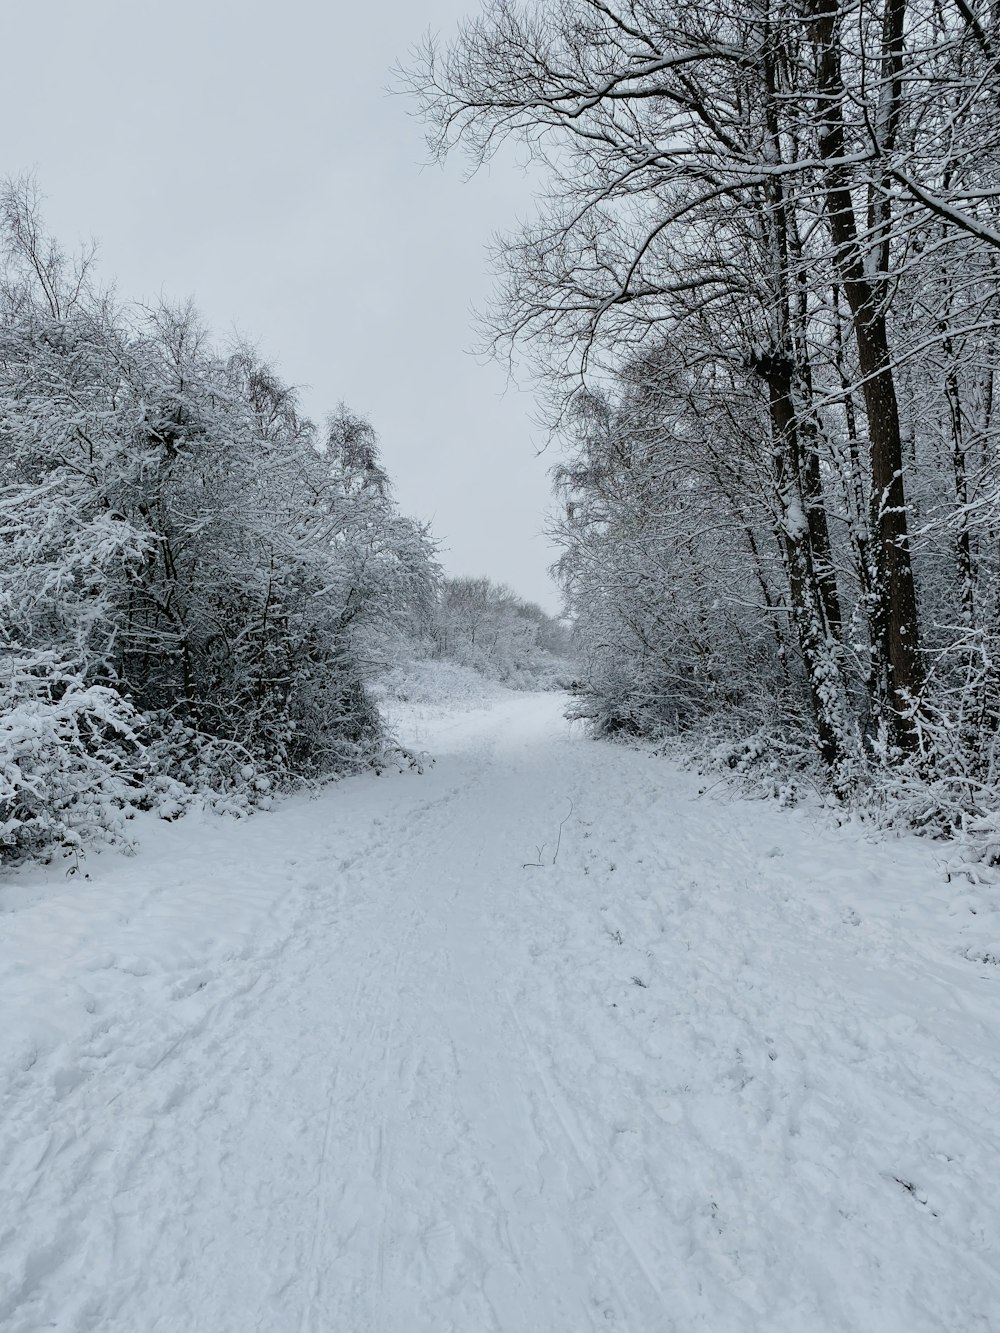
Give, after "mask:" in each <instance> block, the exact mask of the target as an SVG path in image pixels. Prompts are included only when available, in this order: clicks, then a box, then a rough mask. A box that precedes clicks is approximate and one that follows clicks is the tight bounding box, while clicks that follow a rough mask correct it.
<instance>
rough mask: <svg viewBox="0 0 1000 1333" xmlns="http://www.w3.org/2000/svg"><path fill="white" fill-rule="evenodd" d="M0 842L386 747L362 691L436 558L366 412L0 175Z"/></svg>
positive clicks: (83, 831)
mask: <svg viewBox="0 0 1000 1333" xmlns="http://www.w3.org/2000/svg"><path fill="white" fill-rule="evenodd" d="M0 245H2V249H3V257H4V263H3V269H2V274H0V853H2V854H3V855H4V856H6V857H18V856H23V855H26V854H32V855H45V854H47V853H49V852H51V850H52V849H54V848H57V847H58V848H73V847H75V846H79V845H80V844H81V843H82V842H84V841H86V840H88V839H93V838H104V839H108V840H111V841H128V831H127V819H128V816H129V815H130V813H131V812H132V811H133V810H134V809H136V808H137V807H150V808H156V809H158V810H159V811H160V812H161V813H164V814H173V813H177V812H179V811H180V810H182V809H183V808H184V806H185V804H186V803H187V802H188V801H189V800H190V799H191V798H192V796H193V795H195V794H199V793H201V794H207V795H208V796H209V797H210V798H211V799H213V800H214V801H215V802H216V803H217V804H221V805H223V806H225V807H226V808H230V809H246V808H249V807H250V806H251V805H253V804H255V803H258V804H259V803H261V802H264V803H267V801H268V800H269V799H270V798H269V793H270V792H271V791H273V790H275V789H280V788H285V787H288V786H290V785H293V784H295V783H296V782H301V781H303V780H308V779H313V778H321V777H324V776H328V775H331V774H338V773H343V772H346V771H350V770H352V769H356V768H358V767H359V766H363V765H367V764H372V763H380V762H383V761H384V759H385V751H386V744H387V742H386V739H385V737H384V736H383V734H382V727H381V723H380V719H379V716H378V713H377V710H376V709H375V707H374V705H373V704H372V703H371V701H370V699H369V697H368V694H367V692H366V689H365V671H366V669H367V663H369V662H370V661H371V660H374V659H378V658H379V657H380V655H382V654H384V649H385V644H386V643H388V642H390V641H396V640H398V639H399V637H400V636H402V637H404V638H405V637H406V636H407V635H410V636H415V635H418V634H419V633H421V632H423V631H422V627H423V626H424V625H425V624H426V623H427V620H428V617H429V615H430V613H431V608H432V606H433V604H434V601H435V598H436V590H437V585H438V581H439V577H440V571H439V569H438V566H437V564H436V562H435V559H434V546H433V543H432V541H431V538H430V536H429V534H428V531H427V529H426V528H425V527H424V526H423V525H421V524H420V523H417V522H415V521H414V520H412V519H410V518H407V517H405V516H403V515H401V514H400V513H399V511H398V509H397V507H396V504H395V502H394V500H393V498H392V495H391V491H390V487H389V482H388V478H387V477H386V474H385V472H384V471H383V470H382V468H381V466H380V464H379V460H378V453H377V446H376V439H375V435H374V432H373V431H372V428H371V427H370V426H369V425H368V423H367V422H365V421H363V420H360V419H359V418H357V417H355V416H353V415H352V414H351V413H350V412H349V411H347V410H346V409H344V408H341V409H339V410H338V411H337V412H336V413H335V414H334V415H333V416H332V417H331V418H330V419H329V421H328V422H327V424H326V427H325V428H324V429H322V430H320V429H318V428H317V427H316V426H315V425H314V424H313V423H312V422H311V421H308V420H307V419H305V418H304V417H303V416H302V414H301V412H300V410H299V407H298V404H297V402H296V397H295V394H294V392H293V391H292V390H291V389H290V388H289V387H288V386H287V385H284V384H282V383H281V381H280V380H279V379H278V377H277V376H276V375H275V374H274V372H273V371H272V370H271V368H270V367H269V366H268V365H267V364H266V363H265V362H264V361H262V360H261V358H260V357H259V356H258V355H257V353H256V352H255V351H254V350H253V348H251V347H249V346H246V345H235V346H231V347H227V348H222V347H219V346H218V345H216V344H215V343H213V342H212V341H211V339H210V338H209V337H208V336H207V334H206V332H205V330H204V328H203V327H202V325H201V324H200V322H199V320H198V317H197V314H196V313H195V312H194V311H193V310H192V309H190V308H187V307H185V308H181V309H177V308H174V307H171V306H169V305H166V304H160V305H157V306H156V307H154V308H153V309H146V308H139V307H136V306H129V305H125V304H121V303H119V302H118V301H117V300H116V299H115V298H114V296H113V295H112V294H110V293H107V292H102V291H101V290H100V289H99V288H98V287H97V285H96V284H95V283H94V281H93V280H92V272H91V257H90V256H88V255H81V256H78V257H76V258H73V257H70V256H68V255H66V254H65V253H63V251H62V250H61V249H60V248H59V246H58V244H57V243H56V242H55V241H54V240H52V239H51V238H50V237H49V236H48V235H47V234H46V233H45V231H44V228H43V225H42V222H41V219H40V216H39V210H38V202H37V197H36V194H35V190H34V187H33V186H32V184H31V183H30V182H23V181H22V182H18V183H13V184H8V185H6V186H5V187H4V188H3V191H2V194H0Z"/></svg>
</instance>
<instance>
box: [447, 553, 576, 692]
mask: <svg viewBox="0 0 1000 1333" xmlns="http://www.w3.org/2000/svg"><path fill="white" fill-rule="evenodd" d="M430 637H431V642H432V645H433V652H434V655H435V656H438V657H443V658H448V659H450V660H451V661H455V662H460V663H462V664H463V665H464V666H470V667H472V668H474V669H475V670H477V671H479V672H481V673H482V674H483V675H485V676H488V677H490V678H491V679H495V680H499V681H504V682H507V683H510V684H535V683H538V681H539V680H540V679H541V678H543V677H545V676H546V674H548V675H552V674H553V673H554V671H555V670H556V669H557V668H559V667H562V666H563V665H564V659H565V658H566V657H567V656H568V654H569V652H570V634H569V630H568V629H567V627H566V626H565V625H564V624H563V623H562V622H560V621H558V620H556V619H555V617H553V616H550V615H548V614H547V613H546V612H545V611H543V610H542V608H541V607H540V606H537V605H536V604H535V603H534V602H526V601H523V600H522V599H521V598H519V597H518V596H517V595H516V594H515V593H514V592H512V591H511V589H510V588H508V587H506V586H505V585H503V584H499V583H494V582H492V581H491V580H490V579H487V578H451V579H445V580H444V581H443V582H442V584H441V587H440V591H439V595H438V599H437V602H436V605H435V607H434V609H433V612H432V618H431V622H430Z"/></svg>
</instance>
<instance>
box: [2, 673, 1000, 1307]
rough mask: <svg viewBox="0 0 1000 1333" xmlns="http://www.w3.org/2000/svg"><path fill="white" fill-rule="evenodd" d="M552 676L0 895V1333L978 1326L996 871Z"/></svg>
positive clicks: (989, 1301)
mask: <svg viewBox="0 0 1000 1333" xmlns="http://www.w3.org/2000/svg"><path fill="white" fill-rule="evenodd" d="M564 703H565V701H564V700H563V699H562V698H560V697H559V696H553V695H518V696H502V697H496V698H494V699H492V700H490V701H489V702H488V704H487V705H486V706H484V707H482V708H479V709H473V708H469V707H465V708H464V709H463V710H461V711H451V712H448V711H447V710H446V709H445V708H443V707H441V706H437V705H434V704H432V703H427V702H425V703H423V704H415V703H410V704H408V705H399V704H397V705H394V706H393V707H395V710H396V713H397V719H398V721H399V723H400V726H401V727H402V728H403V729H404V731H406V733H407V736H408V739H410V740H411V741H412V742H414V743H415V744H417V745H418V746H420V747H422V748H426V749H427V750H430V751H433V752H434V754H435V755H436V756H437V763H436V765H435V766H434V767H433V768H430V769H428V770H427V771H426V772H425V774H424V775H423V776H418V775H416V774H415V773H408V774H403V775H400V774H392V775H383V776H382V777H379V778H377V777H374V776H372V777H365V778H357V779H352V780H350V781H348V782H344V783H342V784H340V785H338V786H336V787H333V788H331V789H330V790H328V791H327V792H325V793H324V794H323V795H322V796H320V797H318V798H316V799H306V798H302V799H296V800H291V801H288V802H287V803H285V804H284V805H283V806H282V807H281V808H279V809H277V810H276V811H275V812H274V813H272V814H269V815H260V816H258V817H255V818H254V819H252V820H249V821H246V822H244V823H234V822H232V821H229V820H225V819H220V818H218V817H211V816H205V817H196V816H190V817H188V818H186V819H183V820H180V821H178V822H177V823H175V824H171V825H163V824H160V825H156V824H154V823H152V822H151V823H150V824H148V825H147V826H145V827H144V828H143V829H141V830H140V832H141V835H142V839H143V846H142V850H141V852H140V853H139V855H138V856H137V857H135V858H132V859H127V858H123V857H118V856H116V855H111V854H104V855H102V856H100V857H94V858H92V859H91V860H90V862H89V863H88V864H87V865H86V866H85V867H84V869H85V870H86V871H87V872H88V873H89V875H90V878H89V880H84V879H83V878H82V872H81V876H74V877H72V878H66V877H65V875H64V869H65V867H60V868H57V869H49V870H34V871H30V872H22V873H21V874H20V875H18V876H15V877H14V878H12V879H9V880H8V881H7V882H6V884H5V885H3V886H2V887H0V1012H2V1014H3V1019H4V1021H3V1024H2V1030H0V1079H2V1083H0V1107H2V1121H0V1201H2V1207H0V1328H2V1329H3V1330H4V1333H36V1331H37V1330H41V1329H55V1330H62V1331H64V1333H70V1331H71V1330H72V1331H73V1333H77V1331H79V1330H90V1329H94V1330H98V1329H99V1330H101V1331H102V1333H158V1331H163V1333H251V1331H252V1330H267V1331H269V1333H306V1331H310V1333H492V1331H494V1330H497V1331H499V1330H502V1331H503V1333H586V1331H587V1330H591V1329H600V1330H619V1331H620V1333H625V1331H627V1333H691V1331H692V1330H698V1329H702V1330H706V1331H708V1333H730V1331H731V1333H753V1331H756V1330H759V1331H760V1333H779V1331H780V1330H788V1333H803V1331H806V1333H808V1331H810V1330H822V1331H823V1333H827V1331H833V1330H852V1333H882V1331H883V1330H893V1333H903V1330H905V1331H906V1333H920V1331H928V1333H929V1331H930V1330H934V1333H942V1331H944V1330H947V1331H948V1333H972V1331H975V1330H989V1329H998V1328H1000V1268H998V1265H1000V1114H998V1113H1000V1062H998V1060H997V1051H998V1041H997V1038H998V1028H1000V1017H998V1005H997V998H998V994H1000V938H998V937H1000V930H998V922H1000V917H998V915H997V913H996V906H997V904H996V902H995V901H991V899H990V891H989V890H988V889H983V888H976V887H975V886H973V885H972V884H970V883H968V882H967V881H964V880H962V879H955V878H952V880H951V882H947V881H946V878H945V875H944V873H943V870H942V855H943V854H942V851H941V849H940V848H935V847H934V846H932V845H928V844H921V843H918V842H916V841H915V840H910V839H902V840H893V841H888V842H882V843H879V842H876V841H874V840H870V839H868V838H867V837H866V835H865V833H864V831H863V830H861V829H858V828H850V827H848V828H844V829H838V828H836V827H835V826H834V825H833V824H832V822H831V821H830V820H829V818H828V817H827V816H823V815H821V814H809V813H807V812H803V811H784V810H781V809H778V808H777V807H775V806H771V805H768V804H765V803H751V802H745V801H740V800H736V799H733V798H732V797H731V796H730V795H727V794H726V791H725V788H724V787H717V788H715V789H714V790H711V791H706V792H704V793H700V785H701V784H699V782H698V779H697V778H696V777H695V776H694V775H692V774H689V773H685V772H682V771H678V770H677V769H676V768H674V767H673V766H672V765H671V764H669V763H668V762H667V761H665V760H663V759H656V758H653V757H650V756H648V755H644V754H641V753H638V752H636V751H633V750H628V749H624V748H618V747H613V746H610V745H602V744H596V743H594V742H591V741H588V740H587V739H585V738H584V737H583V736H582V735H581V734H580V733H579V732H578V731H577V730H575V729H573V728H571V727H570V725H569V724H568V723H566V722H565V721H564V720H563V718H562V709H563V706H564ZM567 815H568V818H567ZM563 820H565V823H564V824H563V827H562V831H561V840H559V842H558V857H557V858H556V859H555V864H552V862H553V858H554V856H555V852H556V846H557V839H558V835H559V825H560V822H561V821H563ZM538 848H540V849H541V850H540V851H539V850H538ZM533 862H537V863H540V864H527V865H526V864H525V863H533Z"/></svg>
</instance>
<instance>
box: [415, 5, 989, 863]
mask: <svg viewBox="0 0 1000 1333" xmlns="http://www.w3.org/2000/svg"><path fill="white" fill-rule="evenodd" d="M998 22H1000V18H998V11H997V9H996V7H995V6H993V7H991V6H989V5H988V4H986V3H985V2H984V0H968V3H966V2H965V0H963V2H962V3H960V4H955V5H952V6H947V5H946V6H941V5H939V4H937V3H936V2H935V3H932V0H762V2H761V3H752V4H748V3H746V2H745V0H709V2H708V3H707V4H706V3H702V2H701V0H699V2H698V3H697V4H696V3H693V0H676V2H675V3H670V4H666V3H663V0H624V2H623V3H620V4H616V3H606V2H605V0H558V3H556V2H555V0H542V2H541V3H538V4H536V5H532V6H521V5H518V4H515V3H512V2H511V0H491V3H488V4H487V5H486V6H485V7H484V11H483V14H482V16H481V17H480V18H477V19H474V20H472V21H471V22H469V23H467V24H466V25H465V26H464V27H463V29H462V30H461V33H460V35H459V37H458V38H457V40H456V41H455V42H454V43H453V44H452V45H451V46H449V47H447V48H446V49H444V50H443V51H442V50H440V49H437V48H436V47H435V46H434V45H433V44H430V45H428V47H427V48H426V49H425V50H424V51H423V52H422V53H421V55H420V57H419V59H418V60H417V62H416V68H415V69H414V70H413V71H411V72H410V73H409V74H408V75H407V79H408V82H409V84H410V86H411V87H412V88H413V89H414V90H415V91H416V93H417V95H418V97H419V98H420V100H421V105H422V108H423V111H424V114H425V116H426V117H427V120H428V122H429V125H430V137H431V143H432V146H433V147H434V149H435V151H436V152H437V153H438V154H439V155H444V154H446V153H448V152H449V151H451V149H452V148H453V147H455V146H456V145H462V146H464V147H465V148H466V149H467V150H468V152H469V153H470V154H471V157H472V159H473V161H474V162H477V163H478V162H482V161H484V160H486V159H487V158H488V157H490V156H491V155H492V154H493V153H494V152H495V151H496V150H497V148H498V147H499V146H500V144H501V143H503V142H504V141H505V140H507V139H510V138H513V139H514V140H516V141H517V142H518V143H519V144H520V145H521V146H522V148H524V147H525V146H526V147H527V149H528V151H530V152H531V153H532V154H533V155H534V156H535V157H536V158H537V159H538V160H539V161H540V162H542V163H544V164H545V166H546V168H547V179H548V182H549V183H548V187H547V189H546V190H545V192H544V194H543V197H542V198H541V201H540V211H539V214H538V217H537V219H536V220H535V222H533V223H531V224H529V225H527V226H526V227H525V228H524V229H523V230H522V231H521V232H519V233H517V234H515V235H512V236H509V237H507V238H506V239H501V241H500V242H499V243H498V245H497V248H496V251H495V256H494V257H495V260H496V264H497V272H498V289H497V299H496V302H495V305H494V308H493V311H492V314H491V315H490V317H489V319H488V334H489V337H490V340H491V342H492V345H493V346H494V347H500V348H505V347H510V345H511V344H512V343H515V344H516V343H519V342H526V343H527V344H529V345H530V347H531V349H532V352H533V355H534V357H535V364H536V367H537V369H538V372H539V375H540V376H541V378H542V380H543V383H544V384H545V385H546V386H547V389H548V392H549V395H550V402H551V407H552V417H553V423H554V426H555V427H556V429H557V430H558V431H560V432H561V433H562V438H563V440H564V441H565V452H564V457H563V462H562V464H561V465H560V466H559V468H558V469H557V475H556V480H557V486H558V491H559V494H560V497H561V502H562V508H561V516H560V518H559V519H558V521H557V536H558V538H559V540H560V541H561V543H562V548H563V550H562V556H561V560H560V570H561V574H562V578H563V581H564V586H565V588H566V592H567V596H568V599H569V605H570V608H571V610H572V612H573V614H574V616H575V617H576V621H577V627H578V633H579V636H580V642H581V646H582V649H583V653H584V656H585V658H586V660H587V663H588V669H587V673H586V681H585V690H586V693H585V697H584V701H583V711H584V712H585V713H586V714H588V715H589V716H590V717H592V719H593V720H594V722H595V723H596V725H597V726H598V728H599V729H601V730H603V731H606V732H614V731H626V732H629V733H632V734H637V735H656V734H663V733H665V732H670V731H682V730H690V729H693V728H697V729H699V730H701V731H702V732H709V733H713V732H714V733H715V734H717V735H723V736H728V737H729V738H730V742H729V744H728V745H727V747H726V754H727V758H728V762H729V763H731V764H733V765H735V766H737V767H740V768H748V767H752V766H754V765H757V766H758V767H760V768H761V769H771V770H774V771H776V772H780V771H781V770H782V768H783V767H787V766H790V765H794V764H795V763H797V762H800V761H801V760H802V758H803V755H804V753H805V750H806V749H810V750H811V751H812V753H813V754H815V756H816V758H817V763H818V764H820V765H821V768H822V772H823V775H824V776H825V780H826V782H827V783H828V786H829V788H830V789H831V790H832V791H833V792H835V793H837V794H838V795H839V796H841V797H843V798H845V799H847V798H851V799H853V798H861V799H865V800H870V799H875V800H876V801H879V802H885V803H888V804H890V805H891V807H892V809H893V810H894V812H896V813H898V814H902V816H903V817H905V818H907V819H909V820H910V821H912V822H913V823H914V824H917V825H920V826H924V827H928V828H930V829H934V830H940V831H944V832H951V831H954V830H957V829H961V828H968V827H973V826H974V827H977V828H978V829H979V831H980V833H981V836H982V839H983V841H984V845H985V847H986V848H987V849H988V850H992V852H994V853H995V852H996V850H997V848H996V846H995V844H996V843H997V842H998V840H1000V835H998V832H997V829H998V820H997V816H996V813H995V812H996V810H997V807H998V788H1000V768H998V765H1000V742H998V724H1000V435H998V406H1000V405H998V404H997V402H996V371H997V365H998V330H1000V282H998V278H1000V185H998V181H1000V115H998V113H997V108H998V105H1000V63H998V56H1000V28H998ZM581 377H582V378H583V380H584V382H585V383H586V387H585V388H581Z"/></svg>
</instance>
